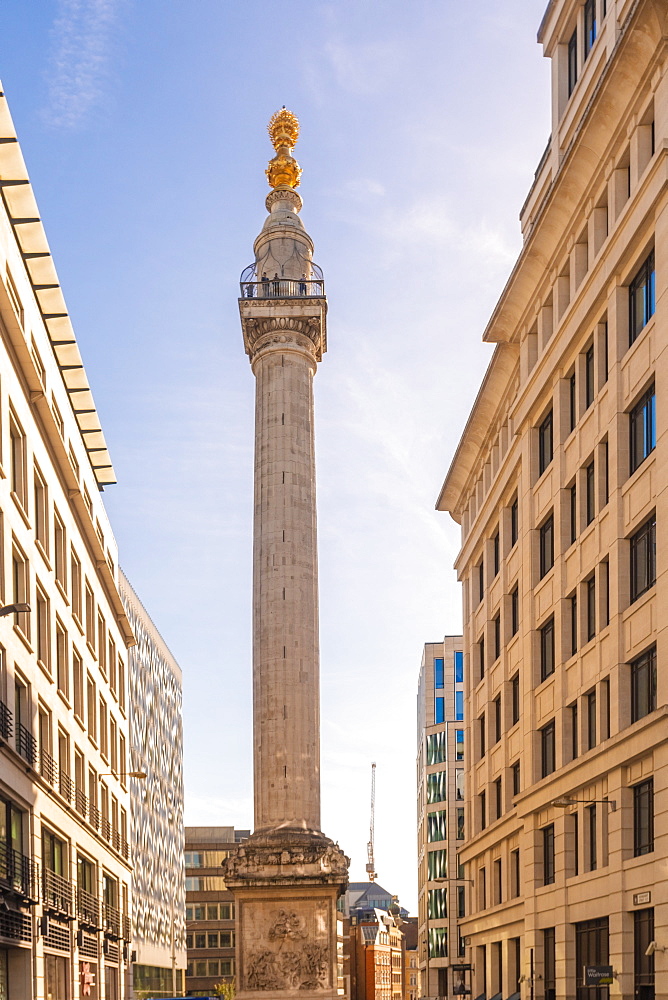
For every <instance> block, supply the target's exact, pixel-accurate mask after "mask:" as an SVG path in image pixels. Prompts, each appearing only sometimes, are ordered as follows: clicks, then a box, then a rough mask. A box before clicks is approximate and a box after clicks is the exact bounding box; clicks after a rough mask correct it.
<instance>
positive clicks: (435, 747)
mask: <svg viewBox="0 0 668 1000" xmlns="http://www.w3.org/2000/svg"><path fill="white" fill-rule="evenodd" d="M444 761H445V733H444V732H440V733H430V734H429V735H428V736H427V765H429V764H442V763H443V762H444Z"/></svg>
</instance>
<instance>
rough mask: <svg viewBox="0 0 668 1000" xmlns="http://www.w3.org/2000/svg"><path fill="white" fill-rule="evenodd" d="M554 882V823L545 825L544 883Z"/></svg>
mask: <svg viewBox="0 0 668 1000" xmlns="http://www.w3.org/2000/svg"><path fill="white" fill-rule="evenodd" d="M553 882H554V824H553V823H550V825H549V826H546V827H543V885H552V884H553Z"/></svg>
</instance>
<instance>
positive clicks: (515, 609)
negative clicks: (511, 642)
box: [510, 586, 520, 635]
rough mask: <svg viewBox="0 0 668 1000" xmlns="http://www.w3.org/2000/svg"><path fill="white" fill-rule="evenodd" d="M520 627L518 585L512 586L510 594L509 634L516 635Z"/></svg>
mask: <svg viewBox="0 0 668 1000" xmlns="http://www.w3.org/2000/svg"><path fill="white" fill-rule="evenodd" d="M519 628H520V591H519V587H518V586H516V587H514V588H513V590H512V592H511V594H510V634H511V635H517V633H518V632H519Z"/></svg>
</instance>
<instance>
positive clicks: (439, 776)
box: [427, 771, 447, 804]
mask: <svg viewBox="0 0 668 1000" xmlns="http://www.w3.org/2000/svg"><path fill="white" fill-rule="evenodd" d="M446 789H447V780H446V772H445V771H435V772H434V773H433V774H428V775H427V802H428V803H429V804H432V803H434V802H445V795H446Z"/></svg>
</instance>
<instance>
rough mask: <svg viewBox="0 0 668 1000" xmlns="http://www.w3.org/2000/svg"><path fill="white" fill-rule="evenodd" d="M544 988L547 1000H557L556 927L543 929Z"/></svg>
mask: <svg viewBox="0 0 668 1000" xmlns="http://www.w3.org/2000/svg"><path fill="white" fill-rule="evenodd" d="M543 988H544V990H545V1000H555V997H556V995H557V951H556V947H555V936H554V927H546V928H545V930H544V931H543Z"/></svg>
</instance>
